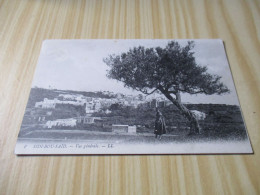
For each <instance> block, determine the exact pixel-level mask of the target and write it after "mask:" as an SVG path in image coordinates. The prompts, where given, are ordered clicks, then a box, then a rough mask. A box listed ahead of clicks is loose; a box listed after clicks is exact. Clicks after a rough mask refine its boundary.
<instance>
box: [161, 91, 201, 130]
mask: <svg viewBox="0 0 260 195" xmlns="http://www.w3.org/2000/svg"><path fill="white" fill-rule="evenodd" d="M160 91H161V92H162V93H163V94H164V95H165V97H167V99H168V100H170V101H171V102H172V103H173V104H174V105H175V106H176V107H177V108H178V109H179V110H180V111H181V113H182V115H183V116H184V117H185V118H186V119H188V121H189V122H190V133H189V134H190V135H192V134H200V126H199V123H198V120H197V119H196V117H195V116H194V114H193V113H192V112H191V111H190V110H189V109H187V108H186V107H185V106H184V105H183V104H182V103H181V102H180V101H179V100H180V94H178V96H176V97H178V100H177V98H176V99H174V98H173V97H172V96H171V95H170V94H169V93H167V92H165V91H164V90H160Z"/></svg>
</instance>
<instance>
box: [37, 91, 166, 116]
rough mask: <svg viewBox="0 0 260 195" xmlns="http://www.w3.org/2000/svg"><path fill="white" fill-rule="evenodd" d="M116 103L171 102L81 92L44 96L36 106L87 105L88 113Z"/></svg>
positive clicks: (158, 104) (146, 103)
mask: <svg viewBox="0 0 260 195" xmlns="http://www.w3.org/2000/svg"><path fill="white" fill-rule="evenodd" d="M115 103H118V104H122V105H125V106H132V107H135V108H137V106H138V105H140V104H143V105H147V106H149V107H157V106H160V105H161V106H165V105H166V104H169V103H170V102H169V101H165V100H163V99H158V98H157V99H150V100H149V99H148V100H146V99H145V98H144V97H143V96H141V98H140V96H139V97H138V96H132V95H127V96H123V95H122V94H117V95H116V97H115V98H93V97H86V96H83V95H79V94H76V95H74V94H60V95H59V98H54V99H48V98H44V100H43V101H40V102H36V103H35V107H36V108H45V109H48V108H55V107H56V105H57V104H70V105H75V106H85V111H86V114H91V113H94V112H98V111H100V110H101V108H104V107H106V108H108V107H110V106H111V105H112V104H115ZM107 112H109V111H107Z"/></svg>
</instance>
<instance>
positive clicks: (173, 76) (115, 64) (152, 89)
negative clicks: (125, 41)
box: [104, 41, 229, 134]
mask: <svg viewBox="0 0 260 195" xmlns="http://www.w3.org/2000/svg"><path fill="white" fill-rule="evenodd" d="M194 46H195V44H194V42H193V41H189V42H188V43H187V45H186V46H183V47H182V46H180V44H179V43H178V42H177V41H170V42H169V43H168V44H167V45H166V47H165V48H161V47H156V48H145V47H143V46H139V47H134V48H132V49H130V50H129V51H127V52H124V53H122V54H120V55H115V54H113V55H109V56H108V57H107V58H105V59H104V62H105V63H106V64H107V65H108V66H109V67H110V70H109V71H108V75H107V76H108V77H109V78H112V79H116V80H118V81H121V82H123V83H124V85H125V87H129V88H132V89H135V90H137V91H140V92H142V93H144V94H146V95H150V94H152V93H156V92H158V93H161V94H163V95H164V96H165V97H166V98H167V99H169V100H170V101H171V102H172V103H173V104H174V105H175V106H176V107H177V108H178V109H179V110H180V112H181V113H182V115H183V116H184V117H185V118H186V119H188V121H189V122H190V134H198V133H200V127H199V124H198V121H197V120H196V117H195V116H194V114H193V113H192V112H191V111H190V110H188V109H187V108H186V107H185V106H184V105H183V104H182V103H181V98H180V97H181V96H180V94H181V93H189V94H206V95H212V94H219V95H220V94H223V93H228V92H229V90H228V88H227V87H226V86H225V85H224V84H223V83H222V82H221V81H220V79H221V77H220V76H218V75H212V74H209V73H208V72H207V67H206V66H201V65H199V64H198V63H197V62H196V59H195V57H194V52H193V51H192V49H193V48H194Z"/></svg>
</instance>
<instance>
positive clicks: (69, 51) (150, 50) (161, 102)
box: [15, 39, 253, 155]
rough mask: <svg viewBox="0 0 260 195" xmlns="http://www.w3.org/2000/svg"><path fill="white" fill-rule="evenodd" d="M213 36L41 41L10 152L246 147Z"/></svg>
mask: <svg viewBox="0 0 260 195" xmlns="http://www.w3.org/2000/svg"><path fill="white" fill-rule="evenodd" d="M252 152H253V151H252V147H251V144H250V141H249V137H248V133H247V130H246V127H245V124H244V121H243V116H242V113H241V110H240V106H239V101H238V97H237V94H236V89H235V86H234V82H233V79H232V75H231V72H230V68H229V64H228V61H227V57H226V53H225V49H224V45H223V42H222V41H221V40H217V39H212V40H210V39H209V40H206V39H205V40H203V39H202V40H166V39H165V40H164V39H163V40H140V39H138V40H135V39H133V40H46V41H44V42H43V45H42V50H41V54H40V57H39V60H38V65H37V68H36V71H35V75H34V79H33V83H32V88H31V92H30V96H29V100H28V103H27V107H26V110H25V114H24V118H23V121H22V124H21V129H20V133H19V135H18V140H17V145H16V148H15V153H16V154H18V155H34V154H35V155H36V154H37V155H39V154H220V153H223V154H224V153H252Z"/></svg>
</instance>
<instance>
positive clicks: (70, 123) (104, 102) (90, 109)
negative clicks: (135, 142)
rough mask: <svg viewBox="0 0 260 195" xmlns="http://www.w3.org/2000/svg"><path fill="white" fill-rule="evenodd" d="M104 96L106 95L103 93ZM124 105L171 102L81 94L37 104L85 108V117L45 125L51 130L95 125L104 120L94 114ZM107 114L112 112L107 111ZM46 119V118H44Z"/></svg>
mask: <svg viewBox="0 0 260 195" xmlns="http://www.w3.org/2000/svg"><path fill="white" fill-rule="evenodd" d="M103 94H104V93H103ZM106 94H107V95H113V93H112V94H111V92H106ZM115 103H118V104H122V105H125V106H133V107H135V108H136V107H137V106H138V105H143V106H147V107H152V108H155V107H164V106H167V105H168V104H170V102H169V101H165V100H164V99H162V98H156V99H155V98H154V99H145V98H144V97H143V96H140V95H139V96H132V95H128V96H125V95H122V94H116V95H114V96H113V98H93V97H86V96H84V95H80V94H60V95H59V97H58V98H54V99H48V98H44V100H43V101H40V102H36V103H35V107H36V108H43V109H54V108H55V107H56V105H57V104H70V105H75V106H84V107H85V113H86V115H85V116H78V117H74V118H67V119H56V120H53V121H50V120H49V121H47V122H46V123H45V128H48V129H51V128H55V127H76V125H77V124H78V123H81V124H93V123H95V120H102V119H101V118H100V117H92V116H91V115H92V113H95V112H98V111H100V110H101V109H102V108H104V107H105V108H109V107H110V106H111V105H112V104H115ZM105 112H106V113H107V114H108V113H110V112H111V111H110V110H109V109H106V111H105ZM192 113H193V114H194V115H195V116H196V118H197V119H198V120H204V119H205V117H206V115H205V113H203V112H199V111H196V110H193V111H192ZM43 117H44V116H43ZM43 117H41V118H39V121H45V117H44V118H43ZM112 131H113V132H115V133H119V132H120V133H135V132H136V126H129V125H120V124H117V125H116V124H113V125H112Z"/></svg>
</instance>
